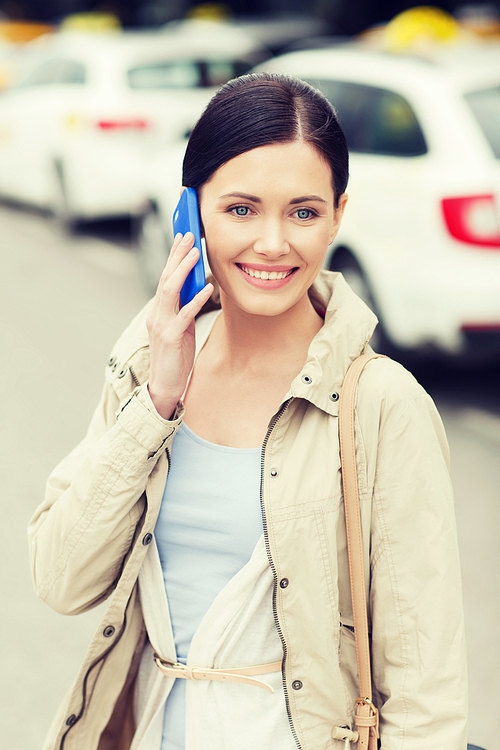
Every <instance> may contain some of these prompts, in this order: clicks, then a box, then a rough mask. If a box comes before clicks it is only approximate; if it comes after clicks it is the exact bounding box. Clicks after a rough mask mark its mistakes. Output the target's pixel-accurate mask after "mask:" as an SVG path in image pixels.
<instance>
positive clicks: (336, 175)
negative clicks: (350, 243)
mask: <svg viewBox="0 0 500 750" xmlns="http://www.w3.org/2000/svg"><path fill="white" fill-rule="evenodd" d="M297 140H303V141H305V142H307V143H311V144H312V145H313V146H315V147H316V149H317V150H318V152H319V153H320V154H321V155H322V157H323V158H324V159H325V160H326V161H327V163H328V164H329V165H330V167H331V170H332V184H333V190H334V195H335V205H336V206H338V200H339V197H340V195H341V194H342V193H343V192H344V191H345V189H346V186H347V180H348V175H349V161H348V152H347V143H346V139H345V136H344V133H343V132H342V129H341V127H340V125H339V122H338V119H337V115H336V113H335V110H334V108H333V107H332V105H331V104H330V102H329V101H328V100H327V99H326V98H325V97H324V96H323V94H321V93H320V92H319V91H317V89H315V88H313V87H312V86H310V85H309V84H308V83H305V81H301V80H300V79H299V78H293V77H291V76H285V75H281V74H273V73H250V74H248V75H245V76H241V77H240V78H234V79H233V80H232V81H229V83H226V84H225V85H224V86H223V87H222V88H221V89H219V91H218V92H217V93H216V94H215V96H214V97H213V98H212V99H211V101H210V103H209V104H208V106H207V108H206V109H205V111H204V113H203V114H202V116H201V117H200V119H199V120H198V122H197V124H196V125H195V127H194V129H193V131H192V133H191V136H190V138H189V142H188V145H187V149H186V154H185V156H184V164H183V173H182V184H183V185H185V186H186V187H193V188H195V189H197V190H198V189H199V188H200V187H202V186H203V185H204V184H205V183H206V182H208V180H209V179H210V178H211V177H212V175H213V174H214V172H215V171H216V170H217V169H218V168H219V167H221V166H222V165H223V164H225V163H226V162H228V161H229V160H230V159H233V158H234V157H235V156H239V155H240V154H243V153H245V152H247V151H251V150H252V149H254V148H258V147H259V146H267V145H269V144H272V143H290V142H293V141H297Z"/></svg>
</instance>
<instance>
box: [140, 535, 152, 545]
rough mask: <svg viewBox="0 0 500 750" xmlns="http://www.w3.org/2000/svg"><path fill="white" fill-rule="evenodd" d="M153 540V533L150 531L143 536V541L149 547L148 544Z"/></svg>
mask: <svg viewBox="0 0 500 750" xmlns="http://www.w3.org/2000/svg"><path fill="white" fill-rule="evenodd" d="M152 541H153V535H152V534H150V533H149V532H148V533H147V534H145V535H144V536H143V537H142V543H143V544H144V546H145V547H147V546H148V544H151V542H152Z"/></svg>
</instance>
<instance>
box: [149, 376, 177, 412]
mask: <svg viewBox="0 0 500 750" xmlns="http://www.w3.org/2000/svg"><path fill="white" fill-rule="evenodd" d="M148 393H149V398H150V399H151V403H152V404H153V406H154V408H155V409H156V411H157V412H158V414H159V415H160V417H161V418H162V419H166V420H169V419H170V417H171V416H172V414H173V413H174V411H175V409H176V406H177V404H178V403H179V398H178V397H173V398H172V396H171V395H169V396H162V395H161V394H159V393H156V392H155V391H154V389H153V388H151V383H148Z"/></svg>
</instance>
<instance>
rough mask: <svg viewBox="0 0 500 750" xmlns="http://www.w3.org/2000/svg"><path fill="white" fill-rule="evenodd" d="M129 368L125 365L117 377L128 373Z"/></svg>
mask: <svg viewBox="0 0 500 750" xmlns="http://www.w3.org/2000/svg"><path fill="white" fill-rule="evenodd" d="M127 369H128V368H127V367H123V368H122V369H121V370H120V372H119V373H118V375H117V377H118V378H123V377H125V375H126V374H127Z"/></svg>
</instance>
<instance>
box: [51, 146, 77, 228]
mask: <svg viewBox="0 0 500 750" xmlns="http://www.w3.org/2000/svg"><path fill="white" fill-rule="evenodd" d="M50 205H51V212H52V216H53V217H54V219H55V221H56V224H57V227H58V228H59V229H60V230H62V231H63V232H64V233H65V234H72V233H73V232H74V231H75V229H76V228H77V225H78V221H77V218H76V216H75V215H74V213H73V211H72V210H71V206H70V201H69V198H68V191H67V188H66V181H65V176H64V167H63V165H62V163H61V162H59V161H56V162H54V166H53V179H52V199H51V202H50Z"/></svg>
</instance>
